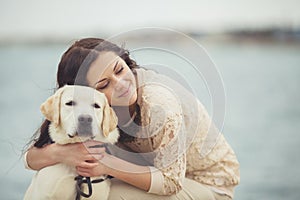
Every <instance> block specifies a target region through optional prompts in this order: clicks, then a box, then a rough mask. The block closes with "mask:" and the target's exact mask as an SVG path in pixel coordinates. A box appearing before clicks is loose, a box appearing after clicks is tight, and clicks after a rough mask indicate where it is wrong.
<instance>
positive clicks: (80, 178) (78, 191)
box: [74, 175, 112, 200]
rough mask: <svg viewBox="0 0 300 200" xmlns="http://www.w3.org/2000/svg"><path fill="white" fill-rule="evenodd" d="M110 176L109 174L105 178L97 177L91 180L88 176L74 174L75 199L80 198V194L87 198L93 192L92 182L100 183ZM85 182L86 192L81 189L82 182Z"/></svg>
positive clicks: (78, 199)
mask: <svg viewBox="0 0 300 200" xmlns="http://www.w3.org/2000/svg"><path fill="white" fill-rule="evenodd" d="M109 178H112V177H111V176H107V177H105V178H99V179H95V180H92V181H91V178H90V177H84V176H80V175H78V176H76V177H75V179H74V180H75V181H76V200H80V196H83V197H85V198H89V197H90V196H92V194H93V187H92V184H93V183H101V182H103V181H105V180H106V179H109ZM83 183H86V184H87V185H88V194H86V193H84V192H83V191H82V187H81V186H82V184H83Z"/></svg>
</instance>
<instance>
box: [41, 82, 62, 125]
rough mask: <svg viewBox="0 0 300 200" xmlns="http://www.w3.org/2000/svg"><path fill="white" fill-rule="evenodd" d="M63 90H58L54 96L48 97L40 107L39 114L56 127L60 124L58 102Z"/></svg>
mask: <svg viewBox="0 0 300 200" xmlns="http://www.w3.org/2000/svg"><path fill="white" fill-rule="evenodd" d="M64 88H65V87H63V88H60V89H58V90H57V91H56V92H55V94H54V95H52V96H51V97H49V98H48V99H47V100H46V101H45V102H44V103H43V104H42V105H41V107H40V110H41V112H42V113H43V115H44V116H45V117H46V119H47V120H49V121H51V122H52V123H54V125H55V126H56V127H57V126H58V125H59V124H60V100H61V95H62V93H63V91H64Z"/></svg>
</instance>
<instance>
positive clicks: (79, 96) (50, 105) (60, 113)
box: [24, 86, 119, 200]
mask: <svg viewBox="0 0 300 200" xmlns="http://www.w3.org/2000/svg"><path fill="white" fill-rule="evenodd" d="M41 112H42V113H43V114H44V115H45V117H46V119H48V120H49V121H50V122H51V124H50V126H49V134H50V137H51V139H52V140H53V141H55V142H56V143H58V144H67V143H76V142H83V141H86V140H89V139H94V140H98V141H101V142H104V143H115V142H116V141H117V140H118V137H119V132H118V130H117V128H116V126H117V117H116V115H115V113H114V111H113V110H112V108H111V107H110V106H109V104H108V102H107V99H106V97H105V95H104V94H103V93H100V92H98V91H96V90H94V89H92V88H89V87H84V86H64V87H63V88H60V89H59V90H57V92H56V93H55V94H54V95H53V96H51V97H50V98H48V99H47V100H46V102H45V103H43V104H42V105H41ZM76 176H77V174H76V170H75V168H74V167H71V166H67V165H65V164H56V165H53V166H49V167H45V168H43V169H41V170H40V171H38V172H37V174H36V175H35V176H34V177H33V180H32V182H31V184H30V186H29V188H28V190H27V192H26V194H25V197H24V199H25V200H41V199H43V200H44V199H70V200H74V199H75V197H76V190H75V184H76V182H75V180H74V178H75V177H76ZM98 178H103V177H91V180H93V179H98ZM92 186H93V194H92V196H91V197H90V198H88V199H89V200H91V199H107V197H108V194H109V188H110V181H109V180H105V181H103V182H101V183H95V184H92ZM83 187H84V188H83V191H84V192H85V193H87V186H86V184H83ZM81 199H84V198H83V197H81Z"/></svg>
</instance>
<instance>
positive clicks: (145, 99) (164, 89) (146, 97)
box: [137, 69, 179, 107]
mask: <svg viewBox="0 0 300 200" xmlns="http://www.w3.org/2000/svg"><path fill="white" fill-rule="evenodd" d="M137 78H138V90H139V92H138V96H139V99H138V100H140V103H143V104H146V105H149V106H150V105H163V106H167V107H169V106H171V104H179V99H178V98H177V94H176V92H175V91H174V90H173V88H172V87H171V86H170V84H168V83H166V79H167V77H164V76H162V75H160V74H157V73H156V72H154V71H152V70H145V69H138V71H137Z"/></svg>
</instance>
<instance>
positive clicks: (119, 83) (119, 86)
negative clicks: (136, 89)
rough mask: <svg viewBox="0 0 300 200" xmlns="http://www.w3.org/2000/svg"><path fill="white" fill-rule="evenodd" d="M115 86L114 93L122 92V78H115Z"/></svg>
mask: <svg viewBox="0 0 300 200" xmlns="http://www.w3.org/2000/svg"><path fill="white" fill-rule="evenodd" d="M115 81H116V85H115V90H116V91H122V90H123V89H124V87H126V81H125V80H123V79H122V78H116V80H115Z"/></svg>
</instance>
